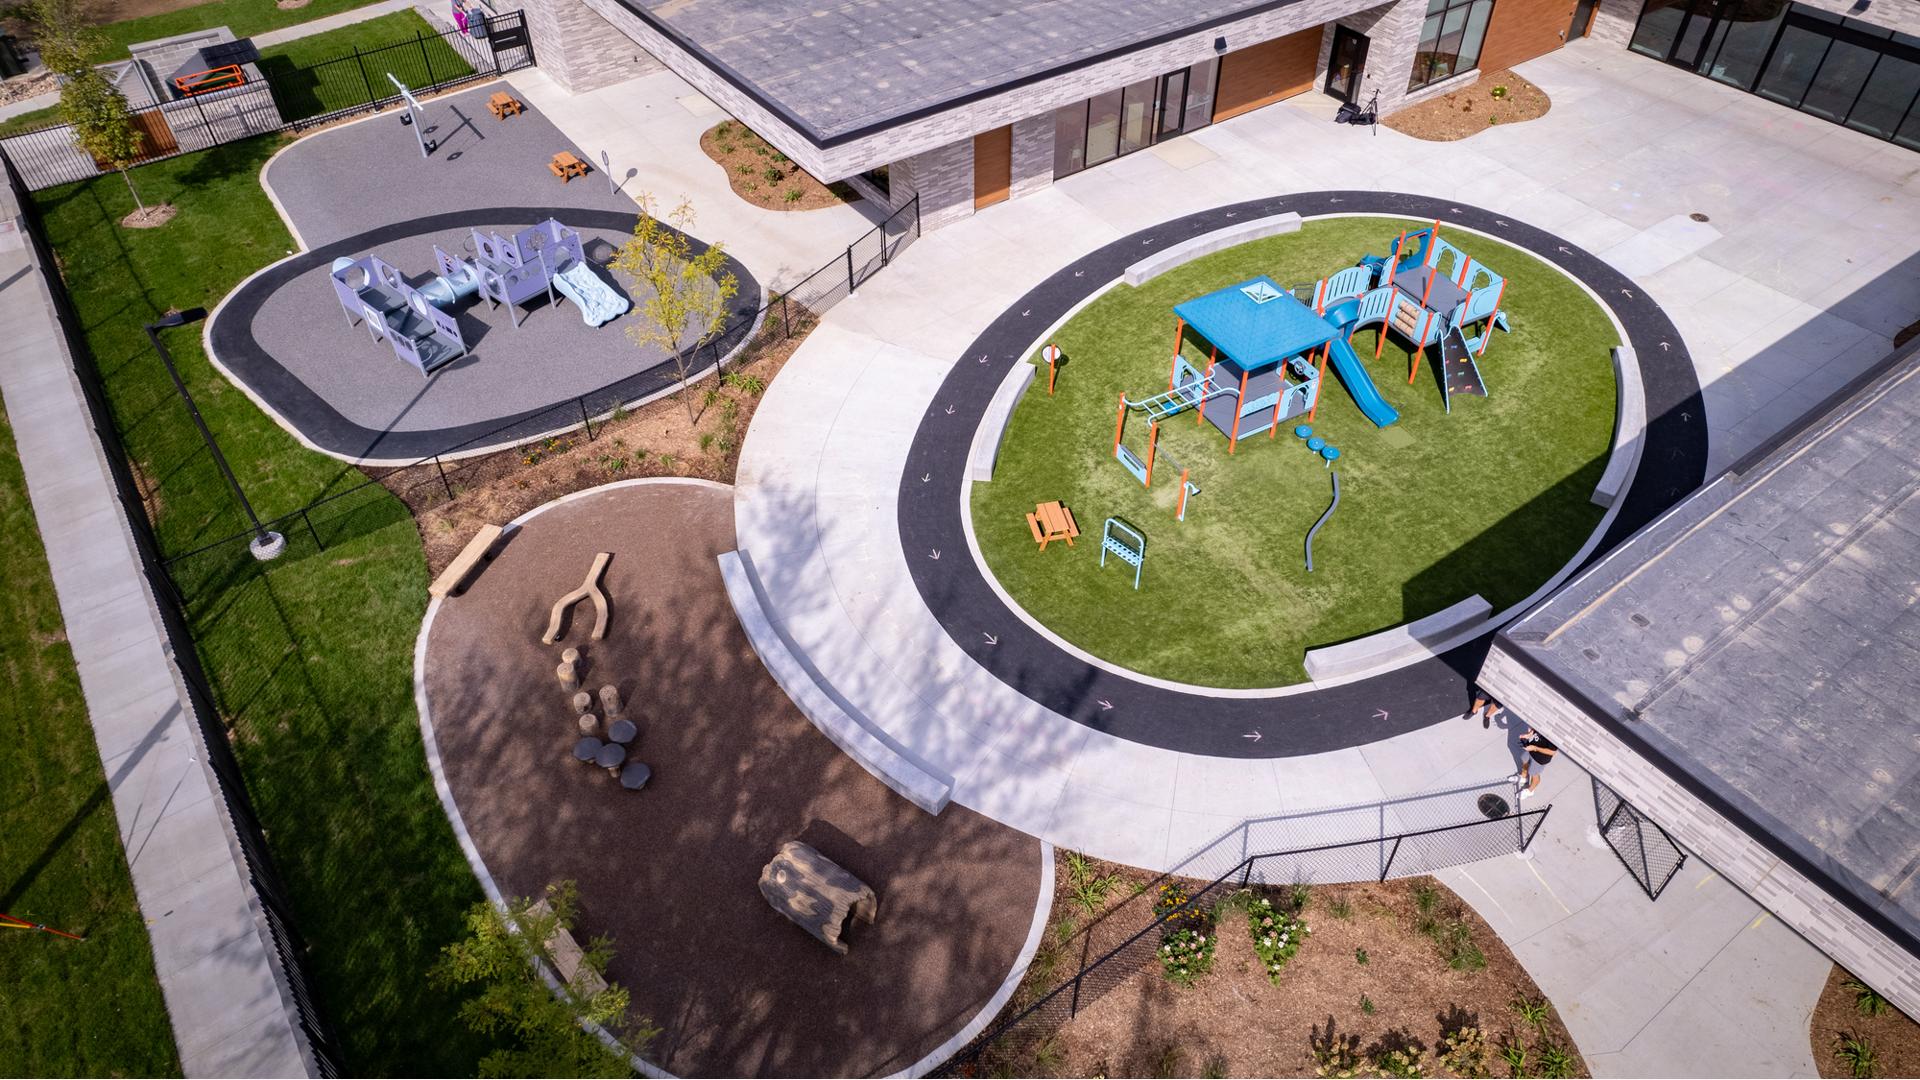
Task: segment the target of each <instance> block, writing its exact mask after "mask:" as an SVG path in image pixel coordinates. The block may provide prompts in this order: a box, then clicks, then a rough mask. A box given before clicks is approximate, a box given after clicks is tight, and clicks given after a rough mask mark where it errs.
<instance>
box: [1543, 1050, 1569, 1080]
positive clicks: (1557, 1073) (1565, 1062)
mask: <svg viewBox="0 0 1920 1080" xmlns="http://www.w3.org/2000/svg"><path fill="white" fill-rule="evenodd" d="M1573 1071H1574V1068H1573V1055H1572V1054H1570V1053H1568V1052H1567V1049H1566V1047H1564V1046H1561V1045H1560V1044H1558V1043H1550V1042H1543V1043H1541V1044H1540V1075H1541V1076H1544V1077H1548V1078H1549V1080H1566V1078H1567V1077H1570V1076H1572V1075H1573Z"/></svg>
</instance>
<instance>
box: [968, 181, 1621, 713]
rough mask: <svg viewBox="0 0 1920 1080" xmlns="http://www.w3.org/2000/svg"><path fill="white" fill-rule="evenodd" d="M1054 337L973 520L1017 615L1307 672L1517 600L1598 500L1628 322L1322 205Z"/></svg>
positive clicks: (1184, 654)
mask: <svg viewBox="0 0 1920 1080" xmlns="http://www.w3.org/2000/svg"><path fill="white" fill-rule="evenodd" d="M1436 234H1437V235H1436ZM1369 255H1370V256H1371V261H1369V262H1362V258H1363V256H1369ZM1383 327H1387V328H1388V329H1387V330H1386V331H1385V332H1384V333H1383ZM1176 339H1177V341H1178V348H1179V352H1178V354H1177V356H1178V358H1177V359H1173V358H1172V354H1173V346H1174V344H1175V342H1176ZM1051 344H1053V345H1054V346H1056V347H1057V348H1058V350H1059V358H1058V362H1057V363H1056V364H1055V365H1054V366H1055V368H1056V369H1057V370H1054V371H1052V372H1049V371H1048V370H1047V368H1048V364H1047V359H1046V356H1045V355H1043V354H1036V355H1035V356H1034V357H1033V358H1032V362H1033V363H1035V364H1037V365H1038V367H1039V369H1040V370H1039V371H1038V373H1037V378H1036V381H1035V385H1034V387H1033V388H1032V389H1030V390H1028V391H1027V392H1026V393H1025V394H1024V395H1023V396H1022V398H1021V400H1020V402H1019V404H1018V405H1017V407H1016V408H1015V409H1014V410H1013V413H1012V415H1011V418H1010V419H1009V421H1008V424H1007V427H1006V430H1005V433H1004V436H1003V438H1002V441H1001V443H1000V447H999V455H998V459H997V461H996V463H995V465H994V470H993V478H992V480H991V482H988V483H979V484H975V485H974V486H973V488H972V492H971V503H972V506H971V511H972V527H973V534H974V537H975V538H976V540H977V543H978V546H979V551H980V553H981V555H982V557H983V558H984V559H985V561H986V564H987V567H988V569H989V570H990V572H991V573H992V574H993V576H994V578H995V579H996V580H997V581H998V582H999V584H1000V585H1001V587H1002V588H1004V589H1005V590H1006V593H1007V594H1008V595H1009V596H1010V597H1011V598H1012V600H1013V601H1014V602H1015V603H1017V604H1018V605H1019V606H1020V607H1021V608H1022V609H1024V610H1025V611H1026V612H1027V613H1028V614H1029V615H1030V616H1032V617H1033V618H1034V619H1036V620H1038V621H1039V622H1040V623H1041V624H1043V625H1044V626H1046V627H1047V628H1048V629H1049V630H1051V631H1052V632H1054V633H1056V634H1058V635H1059V636H1060V637H1062V638H1063V639H1065V640H1066V641H1068V642H1070V643H1071V644H1073V645H1074V646H1076V647H1078V648H1080V649H1082V650H1084V651H1086V652H1087V653H1090V654H1092V655H1093V656H1096V657H1099V658H1100V659H1102V660H1105V661H1107V662H1109V663H1112V664H1115V665H1117V666H1119V667H1122V668H1126V669H1128V670H1131V671H1135V672H1138V673H1140V674H1143V675H1147V676H1150V677H1153V678H1157V679H1163V680H1167V681H1171V682H1177V683H1185V684H1195V685H1200V686H1207V687H1219V688H1231V689H1240V688H1259V687H1273V686H1282V685H1286V684H1291V683H1298V682H1301V681H1303V680H1304V679H1306V678H1307V677H1308V675H1309V672H1307V671H1306V670H1303V667H1302V661H1303V657H1304V656H1305V654H1306V653H1307V651H1308V650H1311V649H1316V648H1319V647H1322V646H1326V645H1332V644H1335V643H1339V642H1344V641H1350V640H1353V639H1356V638H1360V637H1363V636H1365V635H1368V634H1372V633H1374V632H1376V631H1380V630H1384V629H1387V628H1389V627H1394V626H1398V625H1400V624H1403V623H1407V622H1412V621H1414V620H1418V619H1422V618H1426V617H1428V616H1431V615H1434V614H1435V613H1437V612H1441V611H1443V610H1445V609H1448V608H1449V607H1452V606H1453V605H1455V604H1458V603H1460V602H1462V601H1466V600H1469V598H1471V597H1475V596H1478V597H1480V598H1482V599H1484V600H1485V601H1486V603H1487V604H1488V605H1489V606H1490V609H1491V610H1493V611H1499V610H1503V609H1505V608H1507V607H1510V606H1511V605H1513V604H1515V603H1518V602H1520V601H1521V600H1523V599H1525V598H1526V597H1527V596H1528V595H1530V594H1531V593H1533V592H1534V591H1535V590H1536V589H1538V588H1539V587H1540V586H1541V585H1542V584H1544V583H1545V582H1546V581H1547V580H1548V579H1549V578H1551V577H1552V576H1553V575H1554V574H1555V573H1556V572H1557V571H1559V570H1560V569H1561V568H1562V567H1564V566H1565V565H1566V564H1567V563H1568V561H1569V560H1571V559H1572V558H1573V557H1574V556H1575V555H1576V554H1577V553H1578V552H1579V551H1580V549H1581V548H1582V546H1583V545H1585V544H1586V543H1587V541H1588V539H1589V538H1590V537H1591V536H1592V534H1593V532H1594V530H1595V528H1596V527H1597V526H1598V525H1599V524H1600V522H1601V519H1602V517H1603V516H1604V513H1605V511H1604V508H1603V507H1602V506H1599V505H1596V504H1595V503H1594V502H1593V501H1592V495H1593V492H1594V489H1595V486H1596V484H1597V483H1598V482H1599V480H1600V478H1601V474H1602V473H1603V472H1604V470H1605V468H1606V465H1607V459H1608V454H1609V451H1610V449H1611V447H1612V443H1613V434H1614V422H1615V409H1616V398H1617V388H1616V386H1615V376H1614V371H1613V362H1612V358H1611V349H1612V348H1613V347H1614V346H1616V345H1618V344H1620V335H1619V332H1618V330H1616V328H1615V326H1614V324H1613V323H1612V321H1611V320H1610V319H1609V318H1608V315H1607V313H1606V312H1605V311H1604V310H1602V308H1601V307H1600V305H1599V304H1598V303H1596V302H1595V301H1594V299H1593V297H1592V296H1591V295H1589V294H1588V293H1587V292H1586V290H1584V289H1582V288H1581V287H1580V285H1579V284H1577V283H1576V282H1574V281H1573V280H1571V279H1570V278H1568V277H1567V276H1566V275H1565V274H1563V273H1561V272H1560V271H1558V270H1556V269H1555V268H1553V267H1552V266H1549V265H1548V264H1546V263H1545V262H1543V261H1541V260H1540V259H1538V258H1536V257H1534V256H1532V255H1530V254H1527V253H1525V252H1522V251H1520V250H1518V249H1516V248H1514V247H1512V246H1510V245H1507V244H1503V243H1500V242H1498V241H1495V240H1493V239H1490V238H1488V237H1484V236H1480V235H1477V234H1474V233H1472V232H1469V231H1467V230H1465V229H1461V228H1457V227H1456V228H1448V227H1447V225H1446V224H1445V223H1444V222H1443V223H1441V225H1440V226H1439V228H1438V229H1437V230H1436V229H1435V227H1434V223H1433V222H1432V221H1425V222H1422V221H1417V220H1410V219H1404V218H1390V217H1375V216H1339V217H1322V218H1315V219H1312V220H1309V221H1306V222H1305V223H1304V224H1303V225H1302V227H1301V228H1299V230H1298V231H1296V232H1290V233H1285V234H1282V235H1277V236H1271V237H1267V238H1263V239H1257V240H1252V241H1249V242H1247V243H1243V244H1239V245H1237V246H1234V247H1231V248H1229V249H1227V250H1225V251H1220V252H1217V253H1214V254H1210V255H1206V256H1203V257H1201V258H1198V259H1195V260H1193V261H1191V262H1187V263H1184V264H1183V265H1180V266H1177V267H1175V268H1173V269H1170V270H1168V271H1166V272H1164V273H1162V274H1160V275H1159V276H1157V277H1154V278H1152V279H1151V280H1148V281H1145V282H1143V283H1142V284H1141V285H1140V286H1139V287H1137V288H1136V287H1133V286H1130V285H1127V284H1125V283H1124V282H1122V283H1116V284H1114V285H1113V286H1112V287H1111V288H1109V289H1107V290H1106V291H1105V292H1103V293H1101V294H1100V295H1098V296H1097V297H1096V298H1094V299H1093V300H1092V302H1091V303H1089V304H1088V305H1087V306H1086V307H1085V308H1084V309H1082V310H1080V311H1079V312H1078V313H1077V314H1075V315H1073V316H1072V317H1071V318H1070V319H1068V320H1067V321H1066V323H1065V324H1064V325H1062V326H1060V327H1059V328H1058V330H1057V331H1056V332H1055V333H1054V334H1053V335H1051ZM1042 353H1044V350H1043V351H1042ZM1049 375H1051V376H1052V381H1053V383H1054V391H1053V393H1051V394H1049V393H1047V392H1046V390H1047V382H1048V379H1049ZM1336 484H1337V494H1338V502H1337V504H1336V503H1335V501H1334V500H1335V493H1336ZM1056 501H1057V502H1059V503H1061V504H1063V505H1064V507H1065V509H1066V511H1067V512H1069V513H1070V514H1071V516H1072V519H1073V520H1072V521H1071V522H1070V523H1068V522H1064V521H1062V520H1060V516H1061V515H1060V511H1059V510H1058V509H1056V508H1049V509H1050V511H1051V512H1050V513H1049V514H1043V513H1042V512H1041V511H1040V510H1039V508H1040V507H1042V506H1044V505H1045V504H1049V503H1053V502H1056ZM1030 515H1031V516H1033V517H1034V519H1035V520H1033V521H1029V520H1028V518H1029V516H1030ZM1043 516H1051V517H1053V518H1055V519H1056V520H1055V521H1054V528H1053V529H1052V530H1051V532H1050V531H1049V530H1048V528H1047V527H1046V524H1045V523H1044V522H1043V521H1041V520H1039V519H1040V518H1042V517H1043ZM1074 529H1077V530H1079V533H1080V535H1081V536H1083V537H1084V540H1076V541H1075V544H1074V545H1073V546H1071V547H1069V546H1067V545H1066V544H1064V543H1061V542H1059V541H1058V540H1056V539H1053V538H1052V537H1054V536H1060V535H1062V534H1064V533H1066V532H1068V531H1072V530H1074ZM1309 534H1311V535H1312V538H1313V539H1312V542H1311V545H1310V546H1309V544H1308V541H1307V538H1308V536H1309ZM1142 555H1144V557H1141V556H1142ZM1309 558H1311V560H1312V565H1311V569H1309V566H1308V560H1309ZM1103 562H1104V564H1105V565H1104V566H1103V565H1102V563H1103Z"/></svg>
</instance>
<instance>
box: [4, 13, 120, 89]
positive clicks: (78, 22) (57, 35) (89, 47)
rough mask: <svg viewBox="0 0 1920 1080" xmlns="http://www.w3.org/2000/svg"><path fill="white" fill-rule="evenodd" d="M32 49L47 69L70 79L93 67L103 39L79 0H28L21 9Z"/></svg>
mask: <svg viewBox="0 0 1920 1080" xmlns="http://www.w3.org/2000/svg"><path fill="white" fill-rule="evenodd" d="M24 13H25V15H26V20H27V24H28V26H30V27H31V28H32V30H33V44H34V48H36V49H38V50H39V51H40V62H41V63H43V64H45V65H47V70H48V71H51V72H53V73H54V74H55V75H58V76H60V77H61V78H62V79H70V78H72V77H73V76H75V75H77V74H79V73H80V72H82V71H86V70H88V69H89V68H91V67H92V66H93V57H95V56H96V55H98V54H99V52H100V50H101V49H102V48H104V47H105V43H106V38H105V36H104V35H102V34H101V33H100V31H99V30H97V29H95V28H94V26H93V19H92V13H91V12H90V11H89V10H88V5H87V4H85V3H84V2H82V0H30V2H29V3H27V4H26V5H25V7H24Z"/></svg>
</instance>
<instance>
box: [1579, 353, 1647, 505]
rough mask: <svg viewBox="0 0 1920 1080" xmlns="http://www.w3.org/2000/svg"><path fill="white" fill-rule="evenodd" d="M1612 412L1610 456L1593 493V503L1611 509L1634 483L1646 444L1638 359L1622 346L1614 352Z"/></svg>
mask: <svg viewBox="0 0 1920 1080" xmlns="http://www.w3.org/2000/svg"><path fill="white" fill-rule="evenodd" d="M1613 385H1614V393H1615V408H1614V420H1613V453H1612V454H1611V455H1609V456H1608V458H1607V471H1606V472H1603V473H1601V474H1600V483H1598V484H1596V485H1595V486H1594V489H1593V500H1592V501H1593V503H1594V504H1595V505H1597V506H1606V507H1611V506H1612V505H1613V504H1614V501H1615V500H1617V499H1619V498H1620V496H1621V494H1622V493H1623V492H1625V491H1626V490H1627V486H1628V485H1629V484H1631V483H1633V474H1634V472H1635V471H1636V470H1637V469H1638V468H1639V467H1640V451H1641V450H1642V449H1643V448H1644V447H1645V446H1646V443H1647V437H1646V436H1647V394H1646V390H1645V388H1644V387H1642V386H1641V384H1640V358H1639V357H1638V356H1636V355H1635V354H1634V351H1633V350H1632V349H1630V348H1628V347H1627V346H1625V345H1619V346H1615V348H1614V350H1613Z"/></svg>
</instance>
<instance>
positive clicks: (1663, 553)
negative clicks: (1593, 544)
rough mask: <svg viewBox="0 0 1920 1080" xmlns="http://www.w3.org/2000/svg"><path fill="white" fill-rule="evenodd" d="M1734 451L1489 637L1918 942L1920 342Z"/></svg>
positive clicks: (1829, 885) (1894, 930) (1838, 891)
mask: <svg viewBox="0 0 1920 1080" xmlns="http://www.w3.org/2000/svg"><path fill="white" fill-rule="evenodd" d="M1736 469H1738V470H1739V471H1738V472H1737V474H1728V475H1727V476H1724V477H1722V478H1720V479H1719V480H1717V481H1715V482H1714V483H1712V484H1710V485H1708V486H1707V487H1706V488H1703V489H1701V491H1699V492H1697V493H1696V494H1695V495H1693V496H1692V497H1691V498H1689V499H1688V500H1687V501H1685V502H1683V503H1681V504H1680V505H1679V506H1678V507H1676V508H1675V509H1674V510H1673V511H1670V512H1669V513H1668V515H1666V516H1665V517H1663V518H1662V519H1660V520H1659V521H1657V522H1656V523H1655V524H1654V525H1653V526H1651V527H1649V529H1648V530H1646V531H1645V532H1643V533H1641V534H1640V535H1638V536H1636V537H1634V538H1633V539H1631V540H1629V541H1628V542H1627V543H1626V544H1624V545H1622V546H1621V547H1619V548H1618V549H1616V550H1615V551H1614V552H1613V553H1611V554H1610V555H1608V556H1607V557H1606V558H1605V559H1604V560H1603V561H1601V562H1600V563H1599V564H1597V565H1596V566H1595V567H1594V568H1592V569H1591V570H1589V571H1588V572H1586V573H1585V574H1583V575H1581V576H1580V577H1578V578H1576V579H1575V580H1574V581H1573V582H1571V583H1569V584H1568V585H1567V586H1566V588H1565V589H1563V590H1562V592H1561V593H1560V594H1558V595H1556V596H1555V597H1554V598H1553V599H1552V600H1550V601H1549V602H1548V603H1546V604H1545V605H1543V606H1542V607H1540V608H1537V609H1535V610H1534V611H1533V612H1531V613H1529V614H1528V615H1527V616H1526V617H1524V618H1523V619H1521V620H1520V621H1519V622H1517V623H1515V624H1513V625H1512V626H1511V627H1509V628H1508V629H1507V631H1506V632H1505V634H1504V635H1503V641H1502V645H1501V648H1503V649H1505V650H1507V651H1508V652H1510V653H1511V654H1513V655H1515V656H1516V657H1518V658H1520V660H1521V662H1522V663H1524V664H1526V665H1527V666H1528V667H1529V668H1531V669H1533V670H1534V671H1536V672H1537V673H1540V674H1542V675H1543V676H1545V677H1547V679H1548V681H1550V682H1552V683H1556V684H1557V685H1558V686H1559V687H1560V688H1561V692H1562V693H1563V695H1565V696H1567V697H1569V698H1570V699H1571V700H1575V701H1576V702H1578V703H1579V704H1580V705H1581V706H1582V707H1583V708H1584V709H1585V710H1586V711H1587V712H1588V713H1589V714H1591V715H1594V716H1595V717H1596V719H1598V720H1600V721H1601V722H1602V723H1603V724H1604V725H1605V726H1606V727H1607V728H1608V730H1610V731H1613V732H1616V733H1618V734H1620V735H1621V736H1622V737H1623V738H1624V739H1625V740H1626V741H1627V742H1628V743H1629V745H1632V746H1633V747H1634V748H1635V749H1636V750H1638V751H1640V752H1641V753H1642V754H1643V755H1644V756H1648V757H1649V758H1651V759H1652V760H1653V761H1655V762H1656V763H1657V764H1659V765H1660V766H1661V767H1662V769H1663V770H1664V771H1666V772H1667V773H1668V774H1669V775H1671V776H1673V777H1674V778H1675V779H1676V780H1678V781H1679V782H1680V783H1682V784H1683V785H1684V786H1687V787H1689V788H1690V789H1692V790H1693V791H1694V792H1695V793H1696V794H1697V795H1700V796H1701V797H1703V798H1705V799H1706V800H1707V801H1708V802H1709V804H1712V805H1716V809H1719V810H1721V812H1722V813H1723V814H1726V815H1727V816H1729V817H1730V818H1731V819H1733V820H1734V821H1735V822H1736V823H1737V824H1738V825H1739V826H1740V828H1741V829H1742V830H1743V831H1746V832H1747V833H1748V834H1749V835H1751V836H1753V838H1754V839H1755V840H1757V841H1759V842H1761V843H1762V844H1764V845H1766V846H1767V847H1768V848H1770V849H1772V850H1773V851H1774V853H1775V854H1777V855H1779V856H1780V857H1781V858H1783V859H1787V860H1788V861H1789V862H1792V863H1794V864H1795V865H1796V868H1797V869H1799V870H1800V871H1801V872H1802V873H1804V874H1806V875H1807V876H1808V877H1809V878H1811V879H1812V880H1814V881H1815V882H1817V883H1819V884H1820V886H1821V887H1822V888H1823V889H1826V890H1827V891H1828V893H1829V894H1830V895H1833V896H1835V897H1836V898H1837V899H1840V900H1841V901H1842V902H1844V903H1846V904H1847V906H1848V907H1850V908H1852V909H1853V910H1855V911H1856V912H1858V913H1860V914H1862V915H1865V916H1867V917H1868V918H1869V920H1870V921H1872V922H1874V923H1875V924H1876V925H1878V926H1880V927H1881V929H1882V930H1883V932H1886V933H1888V935H1889V936H1890V937H1893V938H1894V939H1895V940H1897V941H1900V942H1901V943H1902V945H1903V946H1904V947H1905V948H1907V949H1908V950H1909V951H1916V943H1920V881H1916V876H1917V875H1920V709H1917V708H1916V705H1915V703H1916V702H1920V498H1917V497H1916V496H1917V495H1920V353H1914V352H1910V353H1909V355H1908V356H1907V357H1906V358H1905V360H1904V362H1902V363H1900V364H1898V365H1897V366H1895V367H1894V368H1892V369H1891V370H1890V371H1889V372H1888V373H1886V374H1884V375H1882V376H1880V377H1878V378H1877V379H1875V380H1874V381H1872V382H1871V383H1869V384H1868V385H1866V386H1865V387H1863V388H1862V389H1860V390H1859V391H1858V392H1857V393H1855V394H1854V395H1853V396H1852V397H1851V398H1849V399H1847V401H1846V402H1845V403H1844V404H1843V405H1841V406H1840V407H1839V408H1838V409H1836V410H1835V411H1833V412H1830V413H1828V414H1827V415H1826V416H1824V417H1823V418H1821V419H1819V420H1817V421H1815V422H1814V423H1813V424H1811V425H1809V426H1808V427H1806V428H1805V429H1803V430H1802V431H1801V432H1799V433H1798V434H1796V435H1793V436H1790V437H1789V438H1788V439H1787V440H1786V441H1785V442H1784V443H1783V444H1781V445H1780V446H1779V447H1778V448H1777V449H1775V450H1774V451H1772V452H1771V453H1769V454H1767V455H1766V456H1765V457H1763V458H1761V459H1760V460H1758V461H1757V462H1754V463H1752V464H1751V465H1747V466H1744V467H1740V466H1737V467H1736ZM1729 811H1731V812H1730V813H1729Z"/></svg>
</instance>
